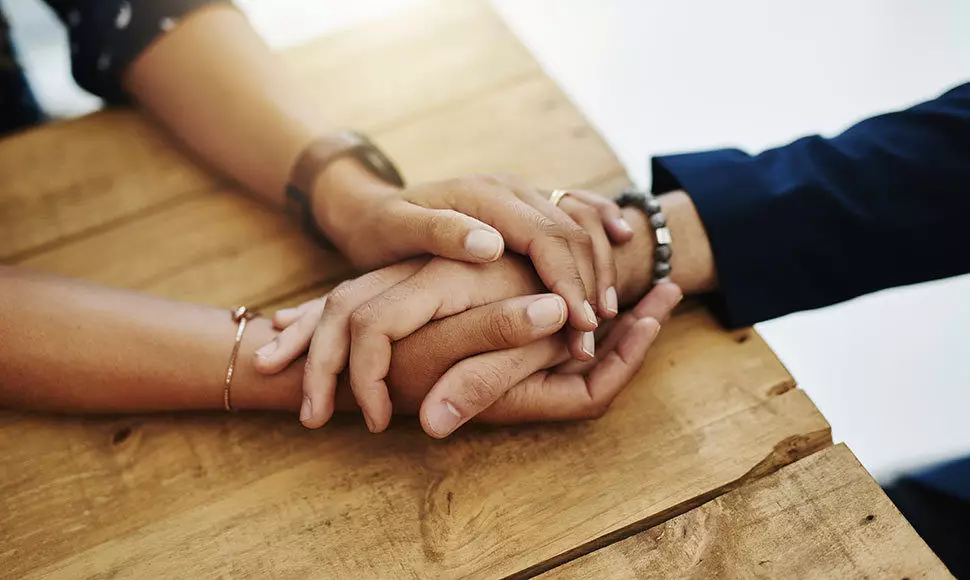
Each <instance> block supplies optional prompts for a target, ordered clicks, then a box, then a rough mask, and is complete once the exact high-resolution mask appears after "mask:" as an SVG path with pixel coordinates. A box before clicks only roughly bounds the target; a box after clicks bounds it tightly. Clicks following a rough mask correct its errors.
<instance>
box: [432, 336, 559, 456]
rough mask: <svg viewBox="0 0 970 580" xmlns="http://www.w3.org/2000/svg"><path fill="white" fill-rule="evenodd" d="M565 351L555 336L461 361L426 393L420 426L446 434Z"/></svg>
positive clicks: (438, 433) (436, 433) (445, 435)
mask: <svg viewBox="0 0 970 580" xmlns="http://www.w3.org/2000/svg"><path fill="white" fill-rule="evenodd" d="M562 351H563V344H562V341H561V339H559V337H552V338H549V339H545V340H540V341H537V342H533V343H532V344H528V345H526V346H521V347H518V348H512V349H507V350H500V351H495V352H489V353H485V354H481V355H478V356H475V357H472V358H469V359H465V360H463V361H461V362H459V363H458V364H456V365H455V366H453V367H451V368H450V369H448V372H446V373H445V374H444V375H443V376H442V377H441V379H439V380H438V382H437V383H435V386H434V387H432V388H431V392H429V393H428V395H427V397H425V399H424V402H423V403H422V404H421V410H420V417H421V426H422V427H423V428H424V430H425V432H426V433H427V434H428V435H431V436H432V437H436V438H439V439H440V438H443V437H447V436H448V435H450V434H451V433H453V432H454V431H455V429H457V428H458V427H460V426H461V425H462V424H464V423H465V422H466V421H468V420H470V419H472V418H473V417H475V416H476V415H478V413H480V412H481V411H483V410H485V409H487V408H488V407H489V406H491V405H492V403H494V402H495V401H496V400H498V399H499V398H500V397H501V396H502V395H504V394H505V393H506V392H507V391H508V390H509V389H510V388H512V386H513V385H515V384H517V383H519V382H520V381H522V380H525V378H527V377H528V376H529V375H531V374H533V373H535V372H536V371H538V370H539V369H543V368H545V367H547V366H548V365H549V364H550V363H551V362H552V361H553V360H555V358H556V357H557V356H559V355H561V353H562Z"/></svg>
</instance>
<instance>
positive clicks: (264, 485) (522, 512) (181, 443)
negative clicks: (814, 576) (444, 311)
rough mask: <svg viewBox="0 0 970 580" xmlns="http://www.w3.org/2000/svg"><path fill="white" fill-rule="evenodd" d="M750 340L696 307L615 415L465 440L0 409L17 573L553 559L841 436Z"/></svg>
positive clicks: (272, 420) (464, 572) (529, 564)
mask: <svg viewBox="0 0 970 580" xmlns="http://www.w3.org/2000/svg"><path fill="white" fill-rule="evenodd" d="M749 333H750V331H742V333H739V334H728V333H725V332H724V331H723V330H721V329H720V327H719V326H718V325H717V324H716V322H715V321H714V320H713V319H712V318H711V316H710V315H709V314H708V313H707V311H706V310H704V309H702V308H693V309H689V310H687V311H686V312H683V313H682V314H680V315H679V316H677V317H676V318H675V319H673V320H672V321H671V322H669V323H668V324H667V326H666V328H665V331H664V333H663V334H662V336H661V339H660V340H659V342H658V343H657V345H656V346H655V349H654V351H653V352H652V353H651V356H650V358H649V360H648V363H647V364H646V365H645V366H644V368H643V369H642V370H641V372H640V374H639V375H638V376H637V378H636V379H635V380H634V381H633V383H632V385H631V387H630V388H629V389H628V390H627V391H625V392H624V393H623V394H622V395H621V397H620V398H619V399H618V400H617V401H616V404H615V405H614V407H613V409H612V410H611V411H610V413H608V414H607V415H606V417H604V418H603V419H601V420H598V421H594V422H585V423H571V424H562V425H537V426H521V427H514V428H484V427H474V426H473V427H471V428H468V429H464V430H463V431H462V432H461V433H460V434H459V435H457V436H456V437H453V438H451V439H449V440H447V441H435V440H431V439H430V438H428V437H427V436H425V435H424V434H423V433H421V432H420V429H419V428H418V426H417V424H416V421H415V420H414V419H407V420H400V419H398V420H396V421H395V424H394V426H393V427H392V429H391V430H390V431H389V432H388V433H387V434H385V435H383V436H374V437H370V436H367V435H366V432H365V429H364V427H363V425H362V423H361V422H360V421H359V420H358V419H357V418H356V417H350V418H347V417H345V418H341V419H340V420H338V421H337V423H336V424H334V425H332V426H328V427H327V428H325V429H324V430H322V431H317V432H309V431H305V430H303V429H302V428H301V427H300V426H299V425H298V424H297V423H296V421H295V420H294V419H293V418H292V417H285V416H272V415H262V414H253V415H249V414H244V415H237V416H227V415H222V414H217V415H189V416H150V417H130V418H108V419H83V418H67V417H64V418H58V419H57V420H56V421H52V420H50V419H49V418H47V417H43V416H37V417H33V416H22V415H17V414H12V413H4V414H0V454H2V455H3V456H4V457H5V462H4V469H5V471H6V472H7V473H6V475H5V477H4V478H3V479H2V481H0V529H2V530H3V531H4V542H3V547H2V549H0V559H3V560H5V561H7V562H10V565H9V566H7V567H6V568H5V569H4V570H2V571H0V576H3V577H11V578H13V577H28V578H30V577H47V578H86V577H94V576H98V575H111V576H113V577H118V578H140V577H148V576H151V577H172V576H178V575H180V573H181V572H183V571H184V570H185V569H187V568H186V567H187V566H190V567H191V569H192V570H193V576H194V577H198V578H207V577H215V576H221V575H226V574H231V575H233V576H234V577H265V576H268V575H289V576H298V577H347V576H355V577H489V578H490V577H497V576H501V575H506V574H512V573H516V572H519V571H521V570H523V569H530V568H531V569H534V570H541V569H543V567H547V566H550V565H552V563H555V562H556V561H557V558H560V557H561V556H562V555H563V554H575V553H576V552H577V551H578V552H580V553H582V552H585V551H589V550H591V549H593V548H595V547H598V546H600V545H602V543H604V542H608V541H610V540H611V539H612V537H613V536H615V535H616V534H629V533H631V531H632V530H639V529H645V528H646V527H647V526H648V525H652V524H653V523H655V522H656V518H658V517H663V518H665V517H670V516H671V515H672V514H677V513H681V512H683V511H686V510H688V509H691V508H693V507H696V506H697V505H698V504H699V503H702V502H703V501H706V500H707V499H710V498H711V497H713V496H714V495H717V494H718V493H721V492H722V491H723V490H726V489H730V488H732V487H735V486H737V485H739V484H740V483H741V482H744V481H747V480H748V479H750V478H753V477H757V476H761V475H764V474H766V473H770V472H771V471H773V470H775V469H777V468H778V467H780V466H782V465H784V464H787V463H789V462H790V461H793V460H795V459H798V458H799V457H802V456H805V455H807V454H809V453H811V452H813V451H815V450H817V449H819V448H821V447H824V446H827V445H829V444H830V435H829V428H828V425H827V424H826V422H825V420H824V419H823V418H822V417H821V415H820V414H819V413H818V411H817V410H816V409H815V407H814V406H813V405H812V403H811V402H810V401H809V399H808V397H806V396H805V394H804V393H803V392H802V391H800V390H798V389H794V388H791V378H790V377H789V375H788V374H787V373H786V372H785V370H784V368H783V367H782V366H781V364H780V363H778V361H777V360H776V359H775V358H774V357H773V356H772V355H771V353H770V351H769V350H768V349H767V347H766V346H765V345H764V343H763V342H761V340H760V339H759V338H758V337H757V336H756V335H753V334H749ZM742 337H744V339H743V340H742V339H741V338H742ZM126 433H128V435H125V434H126Z"/></svg>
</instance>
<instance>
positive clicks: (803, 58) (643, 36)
mask: <svg viewBox="0 0 970 580" xmlns="http://www.w3.org/2000/svg"><path fill="white" fill-rule="evenodd" d="M454 1H456V2H460V1H463V0H454ZM0 3H2V4H3V6H4V7H5V8H6V9H7V10H8V12H7V13H8V15H9V16H10V19H11V21H12V24H13V25H14V32H15V39H16V40H17V41H19V42H18V43H19V45H20V47H21V50H22V55H21V56H22V58H23V60H24V64H25V66H26V68H27V73H28V76H29V77H30V80H31V82H32V84H33V86H34V88H35V90H36V91H37V96H38V98H39V100H40V101H41V103H42V105H43V106H44V107H45V108H46V110H47V111H48V112H49V113H50V114H51V115H54V116H75V115H81V114H85V113H87V112H90V111H93V110H96V109H97V108H98V107H100V101H99V100H98V99H96V98H94V97H91V96H90V95H88V94H87V93H84V92H83V91H82V90H80V89H79V88H77V87H76V85H75V84H74V82H73V80H72V78H71V76H70V64H69V56H68V55H69V51H68V48H67V41H66V37H65V34H64V31H63V30H62V29H61V27H60V26H59V24H58V23H57V21H56V19H55V18H54V16H53V14H52V13H50V12H49V11H48V10H47V9H46V7H45V6H44V5H43V4H42V3H41V2H40V1H39V0H0ZM420 3H421V2H420V1H419V0H353V1H351V0H343V1H339V0H238V1H237V4H238V5H239V6H240V7H241V8H242V9H243V10H245V11H246V12H247V14H248V15H249V17H250V19H251V20H252V22H253V23H254V25H255V26H256V28H257V29H258V30H259V31H260V32H261V33H262V34H263V35H264V36H265V38H266V39H267V41H269V43H270V44H271V45H273V46H274V47H276V48H279V49H284V48H286V47H288V46H292V45H296V44H300V43H302V42H305V41H307V40H309V39H310V38H313V37H315V36H320V35H322V34H327V33H329V32H333V31H335V30H339V29H342V28H346V27H349V26H353V25H354V24H357V23H360V22H363V21H366V20H370V19H375V18H381V17H385V16H388V15H390V14H393V13H394V12H397V11H401V10H407V9H409V8H412V7H414V6H415V5H419V4H420ZM493 4H494V6H495V7H496V9H497V10H498V11H499V13H500V14H501V15H502V16H503V18H505V20H506V21H507V22H508V24H509V26H510V27H511V28H512V29H513V30H514V31H515V33H516V34H517V35H518V36H519V38H521V39H522V41H523V42H524V43H525V44H526V45H527V46H528V47H529V48H530V49H531V50H532V51H533V52H534V53H535V55H536V56H537V58H538V59H539V61H540V62H541V63H542V64H543V66H544V67H545V68H546V69H547V71H548V72H549V74H550V75H551V76H552V77H553V78H554V79H555V80H556V81H557V82H558V83H559V84H560V86H562V88H563V89H564V90H565V91H566V93H567V94H569V95H570V97H571V98H572V99H573V100H574V101H575V102H576V103H577V105H578V106H579V108H580V109H581V110H582V111H584V112H585V114H586V115H587V117H588V118H589V119H590V121H591V122H592V123H593V124H594V125H595V126H597V127H598V129H599V130H600V132H601V134H602V135H603V136H604V138H605V139H606V141H607V142H608V143H609V144H610V145H611V146H612V147H613V148H614V150H615V151H616V152H617V154H618V155H619V157H620V159H621V160H622V161H623V163H624V164H625V165H626V167H627V169H628V171H629V173H630V175H631V177H633V179H634V180H635V181H637V182H638V184H640V185H642V186H646V185H648V184H649V176H648V175H647V173H646V171H647V162H646V160H647V158H648V156H649V155H651V154H656V153H671V152H678V151H688V150H696V149H704V148H714V147H722V146H737V147H741V148H744V149H747V150H749V151H757V150H760V149H763V148H765V147H769V146H773V145H777V144H782V143H784V142H786V141H789V140H791V139H794V138H796V137H799V136H802V135H805V134H810V133H821V134H825V135H831V134H835V133H837V132H839V131H841V130H842V129H844V128H846V127H847V126H849V125H850V124H852V123H853V122H855V121H857V120H860V119H862V118H864V117H867V116H871V115H873V114H876V113H879V112H884V111H890V110H893V109H898V108H902V107H906V106H908V105H911V104H915V103H917V102H919V101H922V100H926V99H929V98H932V97H934V96H936V95H937V94H939V93H941V92H942V91H944V90H945V89H947V88H950V87H952V86H954V85H956V84H958V83H960V82H962V81H967V80H970V34H968V33H967V31H970V2H967V1H966V0H921V1H920V2H913V1H912V0H854V1H853V2H844V1H841V0H813V1H812V2H808V1H800V2H777V1H773V0H732V1H724V0H698V1H693V2H667V1H662V0H493ZM913 194H914V195H919V192H918V191H916V192H913ZM927 251H933V250H932V248H927ZM758 330H759V331H760V332H761V333H762V335H763V336H764V337H765V339H766V340H767V341H768V343H769V344H770V345H771V347H772V348H773V349H774V350H775V352H776V353H777V354H778V355H779V356H780V357H781V359H782V361H783V362H784V363H785V365H786V366H787V367H788V368H789V370H790V371H791V373H792V374H793V375H794V376H795V378H796V379H797V380H798V382H799V384H800V385H801V387H802V388H803V389H805V390H806V391H807V392H808V394H809V395H810V396H811V397H812V399H813V400H814V401H815V403H816V404H817V405H818V406H819V408H820V409H821V411H822V413H823V414H824V415H825V417H826V418H828V420H829V421H830V422H831V423H832V427H833V432H834V437H835V439H836V440H837V441H838V440H842V441H845V442H847V443H848V444H849V445H850V446H851V447H852V449H853V450H854V451H855V453H856V455H857V456H858V457H859V458H860V459H861V460H862V462H863V463H864V464H865V465H866V467H867V468H868V469H869V470H870V471H871V472H872V473H873V474H874V475H875V476H876V477H877V479H879V480H880V481H881V482H886V481H887V480H889V479H890V478H892V476H893V475H895V474H897V473H899V472H900V471H902V470H907V469H911V468H914V467H919V466H921V465H924V464H927V463H932V462H935V461H938V460H941V459H945V458H948V457H953V456H958V455H967V454H970V420H968V415H970V276H963V277H959V278H954V279H950V280H944V281H940V282H934V283H930V284H922V285H919V286H914V287H909V288H904V289H898V290H892V291H887V292H882V293H879V294H876V295H873V296H869V297H866V298H862V299H857V300H854V301H852V302H849V303H847V304H843V305H839V306H834V307H830V308H826V309H823V310H818V311H814V312H809V313H803V314H797V315H793V316H789V317H785V318H782V319H779V320H775V321H772V322H768V323H764V324H760V325H758Z"/></svg>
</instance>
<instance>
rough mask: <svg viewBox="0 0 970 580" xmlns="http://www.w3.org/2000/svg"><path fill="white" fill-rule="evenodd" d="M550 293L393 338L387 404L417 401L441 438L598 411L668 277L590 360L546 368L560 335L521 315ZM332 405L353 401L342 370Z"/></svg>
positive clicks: (661, 315) (403, 408) (661, 309)
mask: <svg viewBox="0 0 970 580" xmlns="http://www.w3.org/2000/svg"><path fill="white" fill-rule="evenodd" d="M550 298H552V299H558V298H556V297H554V296H551V295H541V296H525V297H517V298H511V299H507V300H503V301H500V302H495V303H492V304H487V305H484V306H479V307H476V308H473V309H471V310H467V311H465V312H462V313H460V314H456V315H454V316H450V317H447V318H444V319H441V320H437V321H434V322H431V323H429V324H427V325H426V326H424V327H422V328H421V329H420V330H418V331H417V332H415V333H414V334H412V335H411V336H409V337H407V338H405V339H404V340H401V341H399V342H396V343H394V345H393V348H392V356H391V365H390V372H389V373H388V377H387V382H388V386H389V388H390V393H391V399H392V400H393V403H394V412H395V413H399V414H415V413H417V412H418V411H419V409H420V416H421V424H422V427H423V428H424V430H425V431H426V432H427V433H428V434H429V435H431V436H433V437H438V438H440V437H445V436H447V435H449V434H450V433H452V432H454V430H455V429H457V428H458V427H459V426H460V425H462V424H464V423H466V422H467V421H469V420H477V421H483V422H487V423H502V424H505V423H521V422H530V421H562V420H577V419H590V418H596V417H599V416H601V415H602V414H603V413H605V412H606V410H607V409H608V408H609V406H610V404H611V403H612V401H613V399H614V398H615V397H616V396H617V395H618V394H619V393H620V392H621V391H622V389H623V387H624V386H625V385H626V384H627V383H629V381H630V379H631V378H632V376H633V375H634V374H635V373H636V371H637V370H638V369H639V368H640V366H641V364H642V363H643V359H644V357H645V356H646V353H647V351H648V349H649V347H650V345H651V344H652V342H653V340H654V338H655V337H656V336H657V333H658V332H659V330H660V322H662V321H664V320H666V318H667V317H668V316H669V314H670V311H671V310H672V309H673V307H674V306H676V304H677V303H678V302H679V301H680V298H681V293H680V290H679V288H677V287H676V286H674V285H672V284H662V285H660V286H658V287H656V288H654V289H653V291H651V292H650V293H649V294H648V295H647V296H646V297H645V298H643V300H641V301H640V303H639V304H638V305H637V306H636V307H635V308H634V309H633V310H631V311H630V312H628V313H626V314H624V315H623V316H622V317H621V318H620V319H619V320H618V322H617V323H616V325H615V326H614V327H613V328H612V329H611V330H610V331H609V334H608V335H607V337H606V338H605V341H604V342H603V348H602V350H601V352H600V353H599V356H598V359H597V360H596V361H591V362H588V363H576V362H567V363H566V364H564V365H560V366H559V367H557V368H556V369H555V370H544V369H546V368H547V367H549V366H551V365H554V364H555V363H556V362H557V361H561V360H564V359H566V358H568V355H567V354H566V353H565V349H564V346H563V344H564V343H563V337H562V335H561V333H560V334H559V335H556V336H549V337H547V338H542V337H544V336H547V335H548V330H543V329H541V328H539V327H537V326H536V325H535V324H534V323H533V322H532V317H530V316H529V314H528V310H529V309H530V307H534V306H535V305H536V304H538V302H539V301H540V300H548V299H550ZM307 304H312V302H311V303H307ZM306 308H308V306H307V305H302V306H300V307H298V309H289V310H288V311H281V312H280V313H277V316H276V317H275V318H274V322H276V323H277V324H278V325H280V326H286V325H287V324H293V323H294V322H295V321H296V320H298V319H299V318H298V317H296V312H295V310H300V309H306ZM533 369H534V370H533ZM519 377H525V378H523V379H522V380H519ZM429 393H430V394H429ZM336 406H337V408H338V409H340V410H351V409H355V408H356V405H355V404H354V400H353V395H352V394H351V392H350V388H349V385H348V381H347V378H346V376H345V375H342V376H341V383H340V386H339V387H338V391H337V398H336Z"/></svg>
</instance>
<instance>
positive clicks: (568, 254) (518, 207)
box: [449, 183, 597, 331]
mask: <svg viewBox="0 0 970 580" xmlns="http://www.w3.org/2000/svg"><path fill="white" fill-rule="evenodd" d="M465 191H466V192H468V193H467V194H466V195H461V196H457V197H455V198H454V199H453V200H449V202H450V203H449V205H452V206H453V209H455V210H457V211H460V212H462V213H465V214H468V215H474V216H476V217H477V218H479V219H481V220H482V221H484V222H486V223H489V224H491V225H493V226H494V227H495V228H496V229H497V230H498V231H499V232H500V233H501V234H502V236H503V237H504V239H505V245H506V247H508V248H510V249H512V250H513V251H515V252H518V253H520V254H524V255H526V256H528V257H529V259H531V260H532V263H533V264H534V265H535V269H536V272H537V273H538V274H539V277H540V278H541V279H542V282H543V283H544V284H545V285H546V287H547V288H549V289H550V290H552V291H553V292H555V293H556V294H559V295H560V296H562V297H563V298H564V299H565V300H566V305H567V306H568V308H569V324H570V326H572V327H574V328H576V329H577V330H586V331H589V330H594V329H595V328H596V324H597V322H596V313H595V312H594V311H593V310H592V307H591V306H588V305H589V301H588V299H587V296H586V286H585V284H584V282H583V279H582V277H581V276H580V273H579V270H578V268H577V266H576V261H575V258H574V256H573V252H572V249H571V248H570V245H569V241H568V233H567V232H566V231H564V230H563V229H562V228H561V227H560V226H558V225H557V224H556V223H555V222H554V221H552V220H551V219H549V218H547V217H546V216H545V215H543V214H542V213H541V212H539V211H538V210H536V209H535V208H534V207H532V206H531V205H529V204H528V203H525V202H523V201H522V200H521V199H519V198H518V197H517V196H516V195H515V194H514V193H513V192H512V191H511V190H510V189H509V188H508V187H507V186H504V185H497V184H496V185H490V184H485V183H478V184H476V185H475V186H474V188H473V189H467V190H465Z"/></svg>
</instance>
